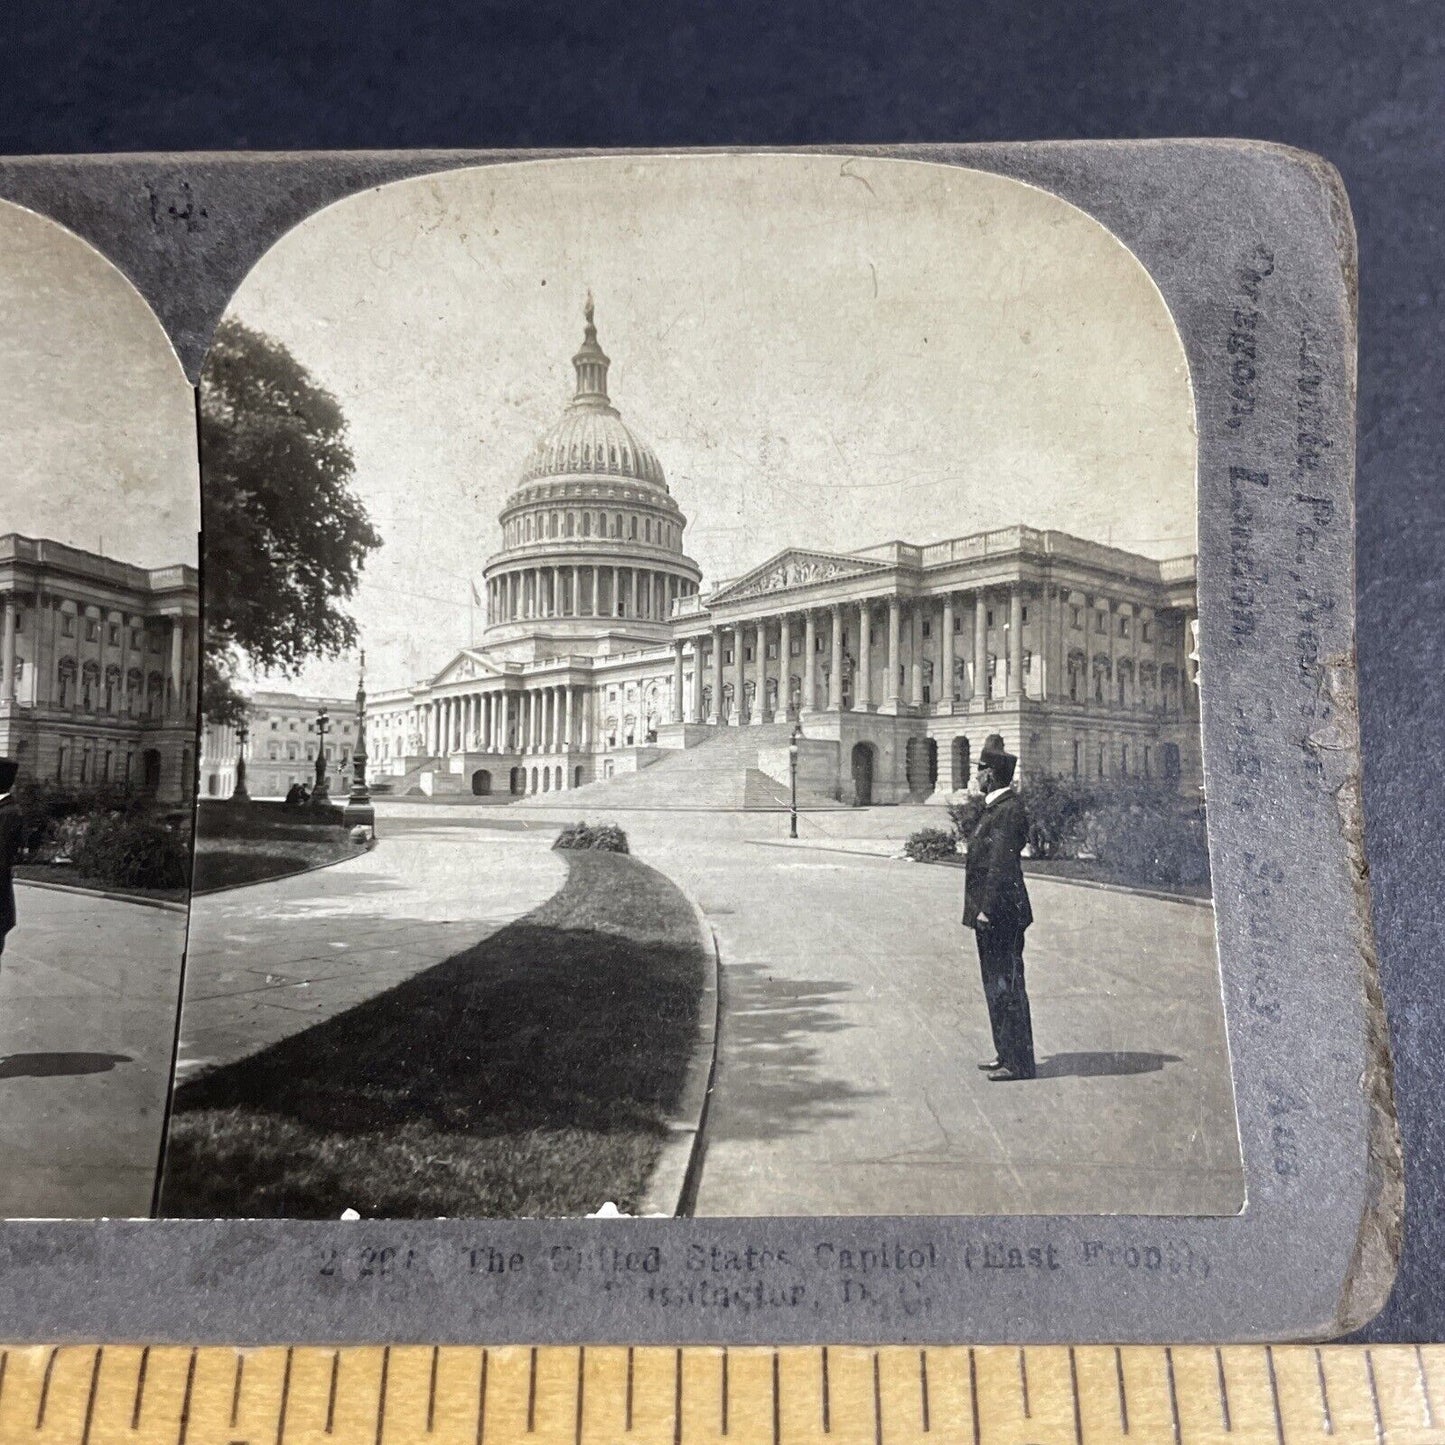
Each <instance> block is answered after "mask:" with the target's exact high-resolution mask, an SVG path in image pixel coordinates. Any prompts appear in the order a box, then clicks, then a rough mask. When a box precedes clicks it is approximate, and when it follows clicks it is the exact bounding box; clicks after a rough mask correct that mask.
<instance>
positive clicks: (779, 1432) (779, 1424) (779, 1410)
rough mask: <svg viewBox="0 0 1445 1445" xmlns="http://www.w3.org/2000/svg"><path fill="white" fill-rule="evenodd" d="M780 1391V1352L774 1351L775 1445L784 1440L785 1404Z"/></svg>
mask: <svg viewBox="0 0 1445 1445" xmlns="http://www.w3.org/2000/svg"><path fill="white" fill-rule="evenodd" d="M780 1394H781V1392H780V1391H779V1389H778V1352H777V1351H776V1350H774V1351H773V1445H778V1442H779V1441H780V1440H781V1439H782V1438H783V1402H782V1400H781V1399H780V1398H779V1396H780Z"/></svg>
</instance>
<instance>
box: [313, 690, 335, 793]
mask: <svg viewBox="0 0 1445 1445" xmlns="http://www.w3.org/2000/svg"><path fill="white" fill-rule="evenodd" d="M330 730H331V718H330V716H329V715H328V714H327V711H326V704H325V703H322V705H321V706H320V707H319V708H317V709H316V785H315V786H314V787H313V788H312V789H311V801H312V802H313V803H324V802H327V801H328V800H329V798H330V796H331V788H330V786H329V785H328V784H327V781H326V734H327V733H328V732H329V731H330Z"/></svg>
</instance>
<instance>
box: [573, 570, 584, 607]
mask: <svg viewBox="0 0 1445 1445" xmlns="http://www.w3.org/2000/svg"><path fill="white" fill-rule="evenodd" d="M571 615H572V616H573V617H581V615H582V569H581V568H580V567H573V568H572V614H571Z"/></svg>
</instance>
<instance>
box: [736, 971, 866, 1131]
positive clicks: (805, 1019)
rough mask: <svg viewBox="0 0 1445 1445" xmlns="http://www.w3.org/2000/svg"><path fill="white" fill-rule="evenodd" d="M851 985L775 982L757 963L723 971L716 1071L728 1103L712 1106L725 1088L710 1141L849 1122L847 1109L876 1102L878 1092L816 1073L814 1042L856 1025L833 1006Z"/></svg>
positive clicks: (823, 981) (816, 981) (820, 981)
mask: <svg viewBox="0 0 1445 1445" xmlns="http://www.w3.org/2000/svg"><path fill="white" fill-rule="evenodd" d="M851 988H852V985H851V984H847V983H842V982H839V981H837V980H834V979H794V978H778V977H776V976H775V975H773V974H771V973H770V972H769V971H768V970H767V969H765V968H763V967H761V966H760V965H756V964H740V965H733V966H729V967H727V968H726V969H725V970H724V975H723V981H722V1003H723V1008H722V1018H723V1037H722V1040H721V1044H722V1052H721V1056H720V1064H719V1068H720V1069H725V1070H726V1071H727V1076H728V1087H727V1090H726V1093H725V1095H724V1097H726V1099H727V1100H728V1104H727V1106H726V1107H718V1106H717V1101H718V1099H719V1096H720V1095H722V1094H723V1091H721V1090H719V1091H716V1092H715V1093H714V1096H713V1097H714V1111H713V1112H712V1113H710V1114H709V1117H708V1129H707V1132H708V1138H709V1142H710V1143H711V1142H718V1141H721V1140H737V1139H768V1140H774V1139H778V1138H781V1137H783V1136H784V1135H788V1134H806V1133H809V1132H810V1131H811V1130H812V1129H814V1128H815V1127H816V1126H817V1125H818V1124H819V1123H820V1122H821V1121H822V1120H825V1119H838V1118H848V1117H849V1116H850V1115H851V1114H852V1113H853V1109H852V1108H851V1105H853V1104H854V1103H856V1102H858V1101H860V1100H863V1099H868V1098H872V1097H875V1094H876V1091H873V1090H867V1089H859V1088H855V1087H854V1086H853V1085H852V1084H850V1083H849V1082H848V1081H847V1080H846V1079H841V1078H833V1079H830V1078H826V1077H822V1076H820V1075H819V1074H818V1071H817V1068H818V1056H819V1054H820V1052H821V1051H820V1049H819V1048H818V1047H817V1044H816V1042H815V1040H817V1039H818V1038H819V1037H821V1036H822V1035H824V1034H830V1033H837V1032H838V1031H839V1030H841V1029H848V1028H853V1027H854V1025H853V1024H850V1023H848V1022H846V1021H845V1020H844V1019H842V1018H840V1017H839V1015H838V1014H837V1013H836V1012H835V1011H834V1009H833V1008H832V1004H833V1001H834V1000H835V999H838V998H841V997H842V995H843V994H845V993H847V992H849V991H850V990H851Z"/></svg>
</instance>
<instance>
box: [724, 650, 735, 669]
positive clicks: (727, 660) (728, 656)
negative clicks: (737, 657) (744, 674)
mask: <svg viewBox="0 0 1445 1445" xmlns="http://www.w3.org/2000/svg"><path fill="white" fill-rule="evenodd" d="M732 665H733V650H732V648H730V647H725V648H723V666H724V667H731V666H732Z"/></svg>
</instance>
